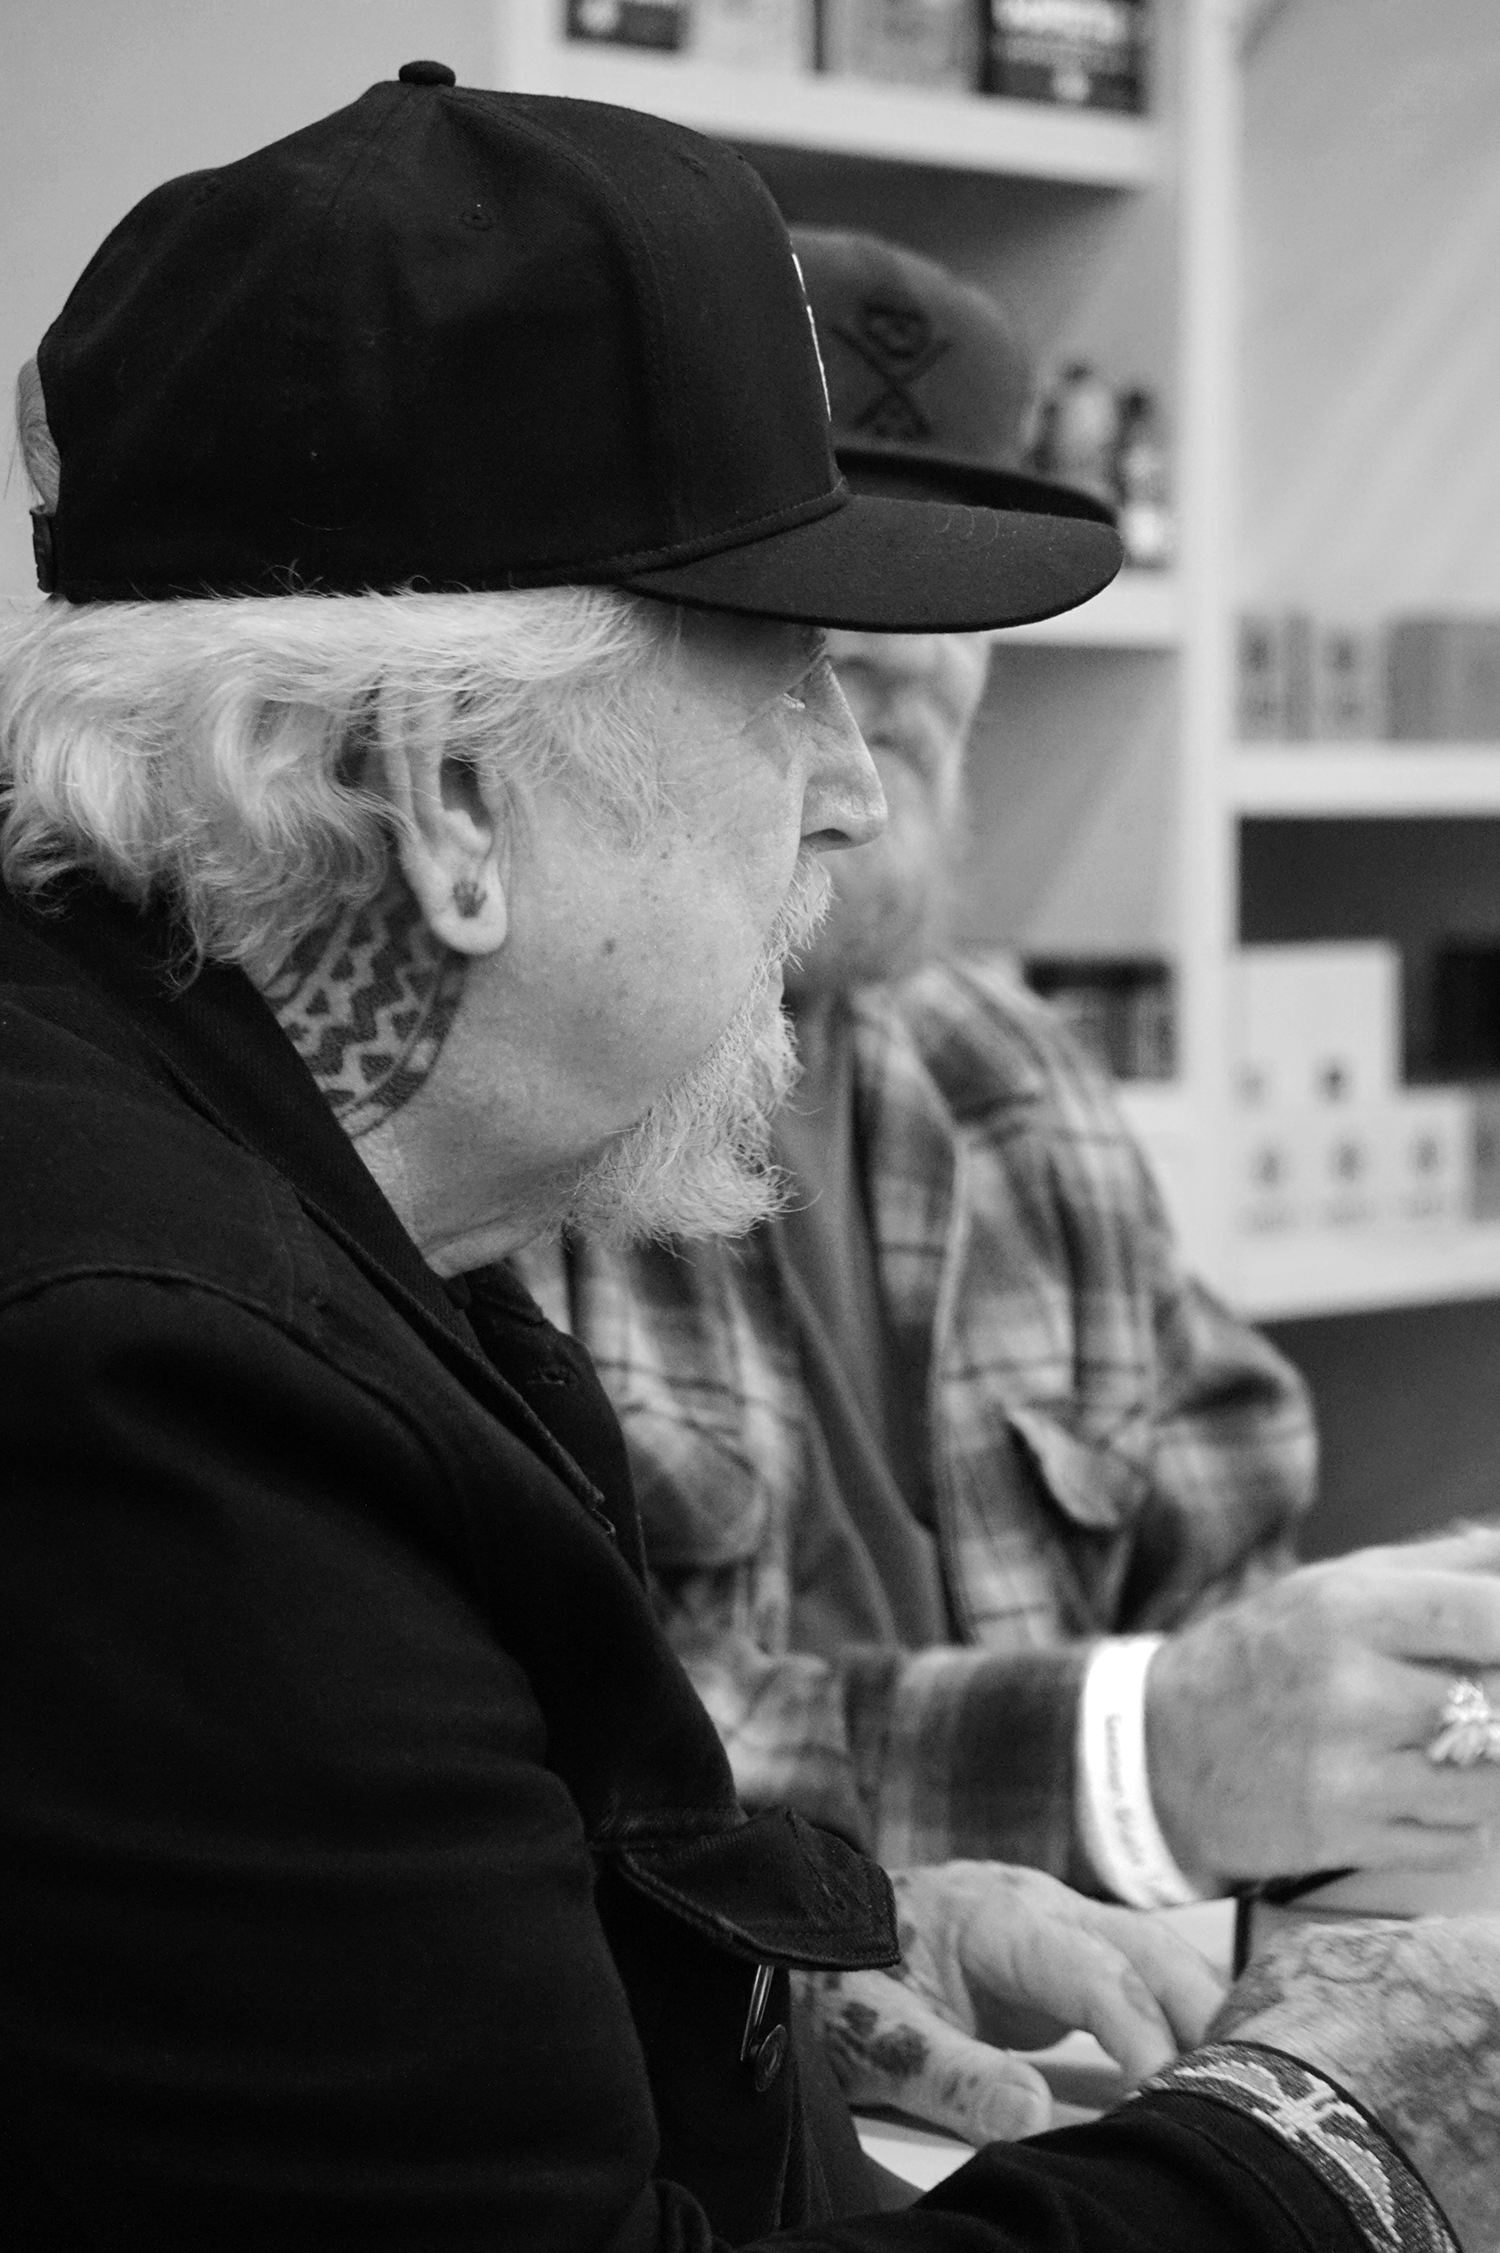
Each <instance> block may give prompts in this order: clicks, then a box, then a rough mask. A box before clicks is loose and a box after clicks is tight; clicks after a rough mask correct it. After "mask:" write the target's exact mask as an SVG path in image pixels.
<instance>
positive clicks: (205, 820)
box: [0, 369, 677, 967]
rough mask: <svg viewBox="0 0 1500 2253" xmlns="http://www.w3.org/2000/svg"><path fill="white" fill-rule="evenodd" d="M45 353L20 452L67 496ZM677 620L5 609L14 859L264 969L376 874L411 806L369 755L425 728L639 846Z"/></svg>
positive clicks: (551, 610) (570, 614) (550, 591)
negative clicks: (655, 706)
mask: <svg viewBox="0 0 1500 2253" xmlns="http://www.w3.org/2000/svg"><path fill="white" fill-rule="evenodd" d="M30 372H31V374H32V377H33V380H32V381H31V382H30V383H29V384H28V370H24V369H23V371H22V378H21V382H20V385H19V386H18V409H19V412H18V421H19V425H20V434H21V443H22V449H23V454H24V458H25V463H26V469H27V475H28V478H29V479H30V481H31V483H32V485H33V488H34V489H35V490H37V492H38V493H39V495H40V496H41V498H42V499H43V501H44V502H49V501H51V502H55V499H56V491H57V485H56V454H55V451H53V450H52V448H51V439H50V435H49V433H48V432H47V426H46V418H45V413H44V410H43V408H42V403H41V393H40V387H39V385H38V384H36V383H35V381H34V369H32V370H31V371H30ZM676 627H677V618H676V614H675V613H674V612H673V611H672V610H670V609H669V608H668V607H667V606H665V605H662V604H657V603H652V602H650V601H648V600H646V599H644V598H642V597H638V596H632V595H628V594H625V593H622V592H620V591H618V590H616V589H614V588H607V587H555V588H541V589H528V590H524V591H518V592H513V593H496V594H442V595H439V594H413V593H397V594H362V595H312V594H297V595H269V596H263V595H252V596H207V597H201V598H189V599H184V600H180V601H167V602H96V603H82V604H71V603H68V602H65V601H62V600H60V599H57V598H54V599H53V600H51V601H50V602H47V603H44V604H41V605H39V606H38V607H37V608H36V609H35V610H33V611H31V612H30V613H23V614H22V615H21V617H20V618H19V619H18V620H17V621H16V622H15V623H13V624H7V625H6V626H5V627H4V628H3V629H0V814H3V816H4V830H3V834H0V871H3V874H4V878H5V881H6V882H7V883H8V884H9V885H10V887H11V888H12V890H13V891H16V892H19V893H27V894H31V895H37V894H40V893H42V892H43V891H44V890H45V888H46V887H47V886H48V885H50V884H51V883H53V882H54V881H55V880H56V879H57V878H58V877H60V876H64V875H67V874H69V873H71V872H75V871H81V872H87V873H89V874H92V875H94V876H97V877H98V878H99V879H100V880H101V881H102V882H103V883H105V884H107V885H108V886H109V887H110V889H111V890H113V891H115V892H117V893H120V894H122V895H123V896H124V897H125V898H127V899H129V900H132V901H133V902H135V903H137V904H144V902H145V901H146V900H147V899H150V898H163V899H166V900H168V901H170V902H171V904H172V905H173V906H174V907H175V908H176V910H177V913H178V914H179V916H180V918H181V920H182V923H183V926H184V931H185V936H186V939H187V942H188V944H189V946H190V947H191V948H192V950H193V952H194V953H195V954H196V955H198V956H203V955H209V956H213V957H215V958H216V959H218V960H221V961H234V962H241V963H244V964H245V965H246V966H247V967H257V966H259V967H264V966H266V965H267V964H269V963H271V962H274V961H275V960H278V959H280V958H281V957H283V956H284V955H285V954H286V953H287V952H289V951H290V949H291V948H292V947H293V946H295V945H296V943H297V942H298V940H299V939H301V938H302V937H303V936H304V935H305V934H306V933H307V932H309V931H311V930H315V929H317V928H318V927H319V926H321V925H322V924H324V923H326V922H329V921H331V920H332V918H333V917H334V915H336V914H337V913H339V912H340V911H341V910H343V909H345V908H348V907H351V906H357V905H359V904H361V903H362V902H363V901H364V900H366V899H368V898H370V897H372V896H373V895H374V893H375V892H376V891H377V890H378V888H379V886H380V883H381V882H382V880H383V877H384V874H385V869H386V864H387V859H388V855H389V850H390V845H391V839H392V835H393V828H394V818H395V817H394V815H393V812H392V809H391V807H390V805H389V802H388V800H387V799H386V798H385V796H384V795H383V793H382V792H381V791H380V789H379V787H378V777H377V776H376V775H374V774H373V773H372V772H371V771H370V769H371V767H372V764H373V762H372V761H371V759H370V757H369V753H370V752H371V750H372V749H373V748H375V747H376V746H377V745H392V744H396V743H401V742H405V743H411V742H414V741H426V742H427V743H430V744H431V743H435V744H436V745H438V746H439V747H440V748H441V749H442V751H443V752H444V753H445V754H446V755H447V756H449V757H451V758H455V759H458V760H461V761H464V762H466V763H468V764H470V765H472V766H473V767H474V768H475V769H476V770H477V771H479V772H480V773H482V774H483V775H484V776H485V777H486V778H487V779H488V780H489V781H491V782H492V783H494V784H497V785H501V786H505V785H511V786H515V787H518V788H521V789H525V788H528V787H535V786H536V785H537V784H539V783H541V782H544V781H554V782H556V783H558V784H560V785H561V786H562V787H564V788H565V789H567V790H568V791H569V792H570V793H571V794H572V795H573V796H574V797H575V798H576V800H577V802H578V804H579V805H580V806H581V807H582V808H583V809H584V810H585V811H587V812H589V813H590V814H592V815H593V816H595V817H596V818H598V819H600V820H602V821H607V822H609V823H611V824H613V825H614V826H615V827H616V828H618V829H619V830H621V831H622V832H623V833H624V834H625V836H626V838H627V839H633V840H635V841H639V840H641V839H643V838H644V837H645V835H646V834H647V833H648V832H649V829H650V828H651V826H652V825H653V823H654V821H655V820H656V819H657V818H659V816H660V814H661V811H662V806H663V785H662V779H661V773H660V766H659V761H658V759H657V755H656V751H655V748H654V743H655V731H654V729H653V728H652V726H651V710H652V702H653V699H652V694H651V690H652V686H653V683H654V682H655V681H656V679H657V678H659V671H658V666H657V664H656V662H655V661H656V659H657V658H658V657H659V656H660V654H661V652H662V651H663V650H664V649H665V647H666V646H667V645H668V643H669V642H670V640H671V639H672V637H673V635H674V633H675V631H676Z"/></svg>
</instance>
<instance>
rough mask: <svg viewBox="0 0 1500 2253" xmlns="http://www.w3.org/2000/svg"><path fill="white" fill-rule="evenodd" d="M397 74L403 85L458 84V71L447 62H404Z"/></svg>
mask: <svg viewBox="0 0 1500 2253" xmlns="http://www.w3.org/2000/svg"><path fill="white" fill-rule="evenodd" d="M396 76H397V77H398V78H399V79H400V80H401V83H402V85H403V86H456V85H457V84H458V73H457V71H452V70H450V69H449V68H448V65H447V64H446V63H403V64H402V65H401V68H400V69H399V70H398V71H397V73H396Z"/></svg>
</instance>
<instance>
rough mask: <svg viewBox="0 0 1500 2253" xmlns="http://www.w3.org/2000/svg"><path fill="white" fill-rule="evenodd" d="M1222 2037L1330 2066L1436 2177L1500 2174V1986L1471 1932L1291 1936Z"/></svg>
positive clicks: (1254, 1968) (1257, 1971) (1238, 1991)
mask: <svg viewBox="0 0 1500 2253" xmlns="http://www.w3.org/2000/svg"><path fill="white" fill-rule="evenodd" d="M1210 2035H1211V2038H1217V2039H1219V2040H1233V2039H1238V2040H1242V2041H1261V2042H1266V2043H1269V2044H1270V2045H1271V2046H1272V2047H1274V2048H1278V2049H1285V2050H1289V2051H1291V2052H1292V2053H1293V2054H1295V2055H1297V2056H1299V2057H1304V2058H1306V2059H1307V2060H1308V2062H1309V2063H1311V2064H1314V2065H1319V2066H1321V2067H1322V2068H1323V2069H1324V2070H1325V2071H1326V2072H1328V2073H1331V2074H1332V2075H1333V2076H1334V2077H1335V2079H1338V2080H1341V2081H1342V2082H1343V2083H1344V2084H1345V2086H1346V2087H1347V2088H1348V2089H1349V2090H1350V2091H1351V2093H1352V2094H1353V2095H1355V2096H1357V2097H1358V2098H1359V2099H1360V2101H1361V2102H1362V2103H1363V2104H1365V2105H1366V2106H1367V2107H1368V2108H1369V2110H1370V2111H1371V2112H1373V2113H1374V2114H1375V2115H1376V2117H1377V2118H1378V2119H1379V2120H1380V2121H1381V2122H1382V2124H1383V2125H1384V2126H1385V2127H1386V2128H1387V2129H1388V2130H1389V2131H1390V2133H1391V2134H1392V2135H1393V2136H1394V2137H1395V2138H1396V2140H1397V2142H1398V2143H1400V2144H1401V2146H1402V2147H1403V2149H1404V2150H1405V2151H1406V2152H1408V2154H1409V2155H1410V2156H1411V2158H1412V2159H1413V2160H1414V2161H1415V2162H1416V2164H1417V2166H1418V2167H1420V2168H1422V2169H1423V2170H1424V2172H1428V2173H1429V2174H1430V2175H1431V2176H1432V2178H1433V2179H1438V2178H1440V2177H1442V2176H1443V2175H1444V2174H1445V2173H1448V2172H1451V2170H1452V2169H1453V2167H1454V2166H1455V2164H1457V2165H1458V2166H1460V2168H1462V2169H1465V2170H1473V2171H1476V2172H1481V2171H1485V2170H1490V2171H1493V2172H1495V2173H1496V2174H1497V2175H1500V1982H1497V1981H1496V1980H1495V1962H1494V1956H1493V1954H1491V1955H1490V1957H1489V1959H1488V1962H1487V1964H1486V1963H1482V1962H1479V1961H1476V1957H1475V1952H1474V1949H1473V1947H1472V1943H1471V1940H1470V1938H1469V1935H1468V1932H1467V1929H1466V1927H1465V1925H1464V1924H1463V1923H1462V1922H1455V1923H1448V1924H1445V1923H1443V1922H1441V1921H1437V1920H1425V1921H1424V1922H1423V1923H1422V1924H1421V1925H1420V1926H1412V1925H1403V1924H1398V1923H1384V1922H1374V1921H1372V1922H1370V1923H1369V1924H1364V1925H1358V1926H1355V1925H1318V1924H1314V1923H1311V1922H1309V1923H1307V1924H1293V1925H1290V1926H1289V1927H1288V1928H1287V1929H1286V1930H1285V1931H1284V1932H1281V1933H1278V1934H1277V1936H1276V1938H1275V1940H1274V1941H1273V1942H1272V1943H1271V1945H1270V1947H1269V1948H1268V1949H1267V1951H1266V1953H1265V1955H1264V1956H1263V1957H1261V1958H1257V1959H1256V1961H1255V1962H1253V1963H1252V1964H1251V1966H1250V1968H1249V1970H1248V1971H1247V1972H1246V1973H1245V1974H1244V1976H1243V1977H1242V1978H1241V1980H1240V1982H1239V1984H1238V1985H1237V1986H1236V1987H1235V1988H1234V1990H1233V1991H1232V1993H1231V1994H1230V1996H1229V1999H1228V2001H1227V2003H1226V2004H1225V2007H1224V2009H1223V2010H1222V2011H1221V2012H1220V2014H1219V2016H1218V2018H1217V2020H1216V2021H1215V2023H1214V2025H1213V2027H1212V2028H1211V2029H1210Z"/></svg>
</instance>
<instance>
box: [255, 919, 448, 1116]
mask: <svg viewBox="0 0 1500 2253" xmlns="http://www.w3.org/2000/svg"><path fill="white" fill-rule="evenodd" d="M463 978H464V960H463V957H462V956H460V955H457V954H454V953H453V952H452V951H451V950H450V949H449V948H447V947H445V946H443V945H441V943H440V942H439V941H438V940H436V939H434V938H433V937H432V936H431V934H430V933H429V932H428V931H427V928H426V925H425V924H424V923H423V920H422V914H421V910H420V908H419V907H418V906H417V903H416V901H415V899H414V898H413V897H412V895H411V893H410V892H409V891H408V890H407V889H406V886H405V885H404V884H403V883H401V882H400V881H399V879H397V880H394V881H392V882H390V883H388V884H387V885H386V887H385V890H384V891H383V892H382V893H381V894H380V896H379V897H378V898H377V899H376V900H373V901H371V902H370V903H369V904H368V905H367V906H365V907H363V908H359V909H356V910H355V911H354V913H353V914H352V916H350V917H349V918H348V920H347V923H346V924H344V925H341V926H339V927H336V928H335V929H334V930H333V931H332V932H330V931H329V930H327V929H324V930H321V931H317V932H313V933H310V934H309V936H308V937H307V938H305V939H304V940H303V941H302V942H301V944H300V945H299V946H297V947H295V948H294V949H293V951H292V953H291V954H290V955H288V957H287V959H286V961H285V962H284V963H283V964H282V966H281V968H280V969H279V970H278V971H277V973H276V975H275V977H274V979H272V980H271V982H270V983H269V985H268V986H267V987H266V988H265V996H266V1000H267V1001H268V1002H269V1003H270V1005H271V1007H272V1009H273V1010H275V1012H276V1015H277V1017H278V1019H279V1020H280V1022H281V1026H282V1029H283V1031H284V1032H285V1033H286V1034H287V1036H288V1038H289V1039H290V1041H291V1042H292V1045H293V1047H294V1048H295V1049H296V1050H297V1053H298V1055H299V1056H300V1057H301V1058H302V1060H303V1062H304V1063H305V1064H306V1065H307V1067H308V1070H309V1071H310V1072H311V1073H312V1075H313V1077H314V1078H315V1079H316V1080H317V1082H318V1085H319V1086H320V1087H321V1089H322V1090H323V1093H324V1094H325V1096H326V1097H327V1098H328V1101H329V1102H330V1104H331V1105H332V1106H333V1109H334V1112H335V1114H336V1116H337V1117H338V1119H339V1122H340V1124H341V1125H342V1126H343V1127H344V1129H345V1131H346V1133H348V1134H349V1135H351V1136H352V1137H354V1138H355V1139H357V1138H358V1137H359V1136H360V1135H361V1134H365V1133H368V1131H369V1130H370V1128H371V1127H374V1126H377V1125H378V1124H379V1123H380V1121H381V1120H382V1119H385V1118H388V1117H389V1116H390V1114H391V1113H392V1112H393V1111H398V1110H399V1109H400V1108H401V1106H402V1104H403V1103H405V1102H407V1101H409V1099H410V1098H411V1097H412V1096H413V1095H414V1094H415V1093H416V1091H417V1089H418V1088H419V1087H420V1086H421V1085H422V1082H423V1081H424V1080H425V1079H426V1077H427V1075H428V1073H429V1072H430V1071H431V1070H432V1067H433V1065H434V1063H435V1062H436V1060H437V1056H438V1052H439V1050H440V1049H441V1048H442V1045H443V1042H444V1041H445V1040H446V1039H447V1036H448V1032H449V1030H450V1028H451V1026H452V1023H453V1016H454V1012H455V1010H456V1009H457V1007H458V1000H459V995H460V993H461V992H462V990H463Z"/></svg>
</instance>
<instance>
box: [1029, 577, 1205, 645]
mask: <svg viewBox="0 0 1500 2253" xmlns="http://www.w3.org/2000/svg"><path fill="white" fill-rule="evenodd" d="M1181 633H1182V605H1181V597H1180V591H1179V587H1178V582H1177V580H1176V579H1175V578H1174V577H1173V576H1172V574H1171V573H1170V572H1164V571H1122V572H1121V573H1120V576H1119V577H1118V579H1115V580H1113V581H1112V582H1111V584H1110V585H1109V586H1107V587H1106V588H1105V589H1104V592H1103V593H1102V594H1097V595H1095V597H1094V599H1093V601H1092V602H1086V603H1084V604H1083V605H1082V606H1081V607H1080V608H1079V609H1077V610H1065V611H1064V612H1063V614H1062V616H1061V617H1060V618H1044V619H1042V620H1041V622H1040V623H1039V624H1038V625H1035V626H1003V627H1001V628H1000V629H999V635H998V638H1000V639H1001V640H1003V641H1006V642H1040V643H1045V644H1046V645H1048V646H1049V647H1052V648H1067V649H1175V648H1176V646H1177V643H1178V641H1179V639H1180V638H1181Z"/></svg>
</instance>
